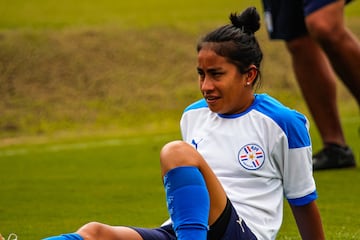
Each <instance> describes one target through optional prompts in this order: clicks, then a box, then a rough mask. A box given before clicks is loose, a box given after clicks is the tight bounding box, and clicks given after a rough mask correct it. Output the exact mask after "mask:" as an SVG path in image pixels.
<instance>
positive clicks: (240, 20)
mask: <svg viewBox="0 0 360 240" xmlns="http://www.w3.org/2000/svg"><path fill="white" fill-rule="evenodd" d="M230 20H231V23H232V24H233V25H234V26H235V27H237V28H240V29H243V31H244V32H246V33H249V34H253V33H255V32H256V31H257V30H259V29H260V16H259V13H258V12H257V10H256V8H255V7H248V8H247V9H245V11H243V12H242V13H240V14H237V13H232V14H230Z"/></svg>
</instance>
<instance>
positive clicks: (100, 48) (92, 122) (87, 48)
mask: <svg viewBox="0 0 360 240" xmlns="http://www.w3.org/2000/svg"><path fill="white" fill-rule="evenodd" d="M0 3H2V4H0V5H1V6H2V7H1V8H0V170H1V171H0V233H1V234H3V235H4V236H7V235H8V234H9V233H11V232H15V233H17V234H18V236H19V240H25V239H40V238H42V237H45V236H48V235H52V234H58V233H63V232H71V231H74V230H76V229H77V228H78V227H79V226H81V225H82V224H84V223H86V222H88V221H95V220H96V221H101V222H106V223H109V224H114V225H119V224H121V225H136V226H145V227H152V226H157V225H158V224H160V223H161V222H162V221H163V220H164V219H166V217H167V212H166V208H165V201H164V192H163V188H162V185H161V179H160V174H159V164H158V153H159V150H160V148H161V146H162V145H163V144H164V143H165V142H167V141H169V140H173V139H175V138H179V133H178V121H179V117H180V114H181V112H182V110H183V108H184V107H185V106H186V105H187V104H189V103H190V102H192V101H194V100H195V99H197V98H198V97H199V93H198V90H197V84H196V70H195V65H194V61H195V51H194V46H195V43H196V41H197V39H198V37H199V35H201V34H203V33H205V32H206V31H207V29H212V28H214V27H215V26H217V25H219V24H223V23H225V22H226V21H227V19H226V18H227V16H228V14H229V12H233V11H241V10H242V9H243V8H244V7H245V6H248V5H256V6H258V7H259V9H260V11H261V7H260V5H259V1H252V0H246V1H234V0H224V1H203V0H200V1H189V0H185V1H181V2H171V3H170V2H169V1H161V0H155V1H151V3H150V1H136V2H134V1H132V2H128V1H113V0H103V1H101V4H99V3H98V2H96V1H76V2H73V1H68V0H64V1H61V2H55V1H49V0H47V1H44V0H35V1H29V2H26V1H20V0H13V1H11V4H8V3H5V2H4V1H2V2H1V0H0ZM346 13H347V23H348V25H349V26H350V27H351V29H353V30H354V32H355V34H356V35H357V36H360V14H359V13H360V3H359V1H355V2H354V3H352V4H351V7H349V8H348V9H347V12H346ZM258 37H259V40H260V42H261V44H262V46H263V50H264V53H265V59H264V65H263V69H262V72H263V73H262V75H263V79H262V80H263V87H262V89H260V90H259V91H261V92H262V91H265V92H269V93H270V94H271V95H273V96H275V97H277V98H278V99H280V100H281V101H282V102H284V103H286V104H287V105H289V106H291V107H293V108H296V109H298V110H300V111H302V112H304V113H305V114H307V115H308V117H309V119H310V121H311V122H312V119H311V116H310V115H309V114H308V111H307V109H306V106H305V104H304V102H303V100H302V98H301V95H300V92H299V90H298V88H297V85H296V82H295V80H294V76H293V73H292V70H291V66H290V62H289V58H288V56H287V54H286V52H285V50H284V46H283V44H282V43H281V42H270V41H269V39H268V37H267V35H266V32H265V29H264V28H263V29H261V31H260V32H259V34H258ZM338 95H339V105H340V106H339V107H340V112H341V116H342V123H343V126H344V131H345V134H346V138H347V140H348V142H349V144H350V146H351V147H352V148H353V149H354V151H355V153H356V157H357V161H358V164H360V162H359V159H360V148H359V146H360V136H359V134H360V133H359V125H360V118H359V109H358V107H357V106H356V103H355V101H354V100H353V99H352V98H351V96H350V95H349V93H348V92H347V91H346V90H345V89H344V87H343V86H342V85H341V84H339V93H338ZM311 135H312V139H313V146H314V150H318V149H319V148H320V147H321V142H320V139H319V135H318V133H317V129H316V127H315V126H314V124H313V123H312V128H311ZM315 178H316V182H317V188H318V192H319V195H320V198H319V201H318V204H319V208H320V211H321V213H322V217H323V222H324V227H325V230H326V235H327V239H339V240H340V239H341V240H347V239H360V228H359V227H360V219H359V215H360V208H359V206H358V203H359V202H360V170H359V168H356V169H350V170H341V171H340V170H336V171H324V172H316V173H315ZM278 239H299V235H298V233H297V230H296V226H295V223H294V220H293V219H292V216H291V213H290V211H289V208H288V207H287V206H285V215H284V224H283V227H282V229H281V231H280V234H279V238H278Z"/></svg>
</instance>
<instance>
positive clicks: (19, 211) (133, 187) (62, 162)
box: [0, 133, 360, 240]
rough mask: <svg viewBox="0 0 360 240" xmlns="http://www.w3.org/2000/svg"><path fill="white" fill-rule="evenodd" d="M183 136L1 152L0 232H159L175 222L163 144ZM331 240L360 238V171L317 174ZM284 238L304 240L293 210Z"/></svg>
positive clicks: (93, 141)
mask: <svg viewBox="0 0 360 240" xmlns="http://www.w3.org/2000/svg"><path fill="white" fill-rule="evenodd" d="M178 137H179V135H178V134H177V133H168V134H162V135H139V136H133V137H118V138H98V139H87V140H86V139H83V140H82V141H76V142H73V141H68V142H63V143H53V144H33V145H31V144H30V145H23V146H17V147H14V146H13V147H8V148H3V149H1V150H0V159H1V176H0V192H1V197H0V232H1V233H2V234H3V235H7V234H9V233H10V232H15V233H17V234H18V236H19V239H20V240H21V239H40V238H42V237H45V236H48V235H53V234H58V233H64V232H71V231H75V230H76V229H77V228H78V227H80V226H81V225H83V224H84V223H86V222H89V221H101V222H105V223H108V224H113V225H135V226H144V227H154V226H157V225H158V224H160V223H161V222H162V221H163V220H164V219H166V217H167V212H166V208H165V197H164V191H163V188H162V183H161V179H160V170H159V163H158V158H159V157H158V154H159V150H160V148H161V146H162V145H163V144H164V143H165V142H167V141H169V140H172V139H176V138H178ZM315 179H316V181H317V188H318V192H319V196H320V198H319V200H318V205H319V208H320V211H321V213H322V218H323V223H324V227H325V230H326V235H327V239H339V240H340V239H341V240H344V239H359V237H360V230H359V225H360V219H359V218H358V216H359V214H360V210H359V207H358V202H359V201H360V170H359V169H358V168H357V169H350V170H336V171H323V172H316V173H315ZM278 239H299V235H298V232H297V228H296V225H295V222H294V220H293V217H292V216H291V213H290V211H289V208H288V206H287V205H286V206H285V217H284V223H283V226H282V229H281V231H280V234H279V238H278Z"/></svg>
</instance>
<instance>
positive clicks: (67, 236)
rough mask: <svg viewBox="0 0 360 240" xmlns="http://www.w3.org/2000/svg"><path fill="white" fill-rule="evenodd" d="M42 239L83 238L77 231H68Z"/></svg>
mask: <svg viewBox="0 0 360 240" xmlns="http://www.w3.org/2000/svg"><path fill="white" fill-rule="evenodd" d="M43 240H84V239H83V238H82V237H81V236H80V235H79V234H77V233H68V234H62V235H60V236H54V237H48V238H44V239H43Z"/></svg>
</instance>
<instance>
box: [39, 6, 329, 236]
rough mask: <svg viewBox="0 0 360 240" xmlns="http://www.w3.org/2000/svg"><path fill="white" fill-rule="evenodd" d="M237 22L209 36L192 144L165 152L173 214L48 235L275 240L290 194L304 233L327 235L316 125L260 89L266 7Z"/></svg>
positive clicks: (189, 120)
mask: <svg viewBox="0 0 360 240" xmlns="http://www.w3.org/2000/svg"><path fill="white" fill-rule="evenodd" d="M230 20H231V24H228V25H225V26H222V27H220V28H218V29H216V30H214V31H212V32H210V33H208V34H207V35H206V36H205V37H204V38H203V39H202V40H201V41H200V42H199V44H198V46H197V50H198V66H197V71H198V76H199V87H200V91H201V93H202V94H203V99H201V100H199V101H197V102H195V103H193V104H192V105H190V106H189V107H187V108H186V109H185V111H184V113H183V115H182V119H181V131H182V136H183V141H173V142H170V143H168V144H166V145H165V146H164V147H163V148H162V150H161V153H160V163H161V173H162V177H163V180H164V187H165V192H166V198H167V207H168V210H169V214H170V220H169V221H167V222H165V223H164V224H163V225H162V226H161V227H159V228H155V229H147V228H138V227H123V226H109V225H106V224H102V223H97V222H92V223H88V224H86V225H84V226H83V227H81V228H80V229H79V230H78V231H77V232H76V233H70V234H64V235H61V236H56V237H50V238H46V240H61V239H78V240H83V239H84V240H99V239H102V240H175V239H179V240H205V239H209V240H240V239H246V240H249V239H275V238H276V235H277V233H278V231H279V229H280V226H281V222H282V210H283V197H284V196H285V197H286V199H287V201H288V202H289V204H290V206H291V209H292V212H293V215H294V217H295V219H296V223H297V225H298V228H299V231H300V234H301V236H302V238H303V239H311V240H314V239H324V233H323V228H322V223H321V219H320V214H319V211H318V208H317V205H316V203H315V199H316V198H317V193H316V187H315V182H314V178H313V175H312V160H311V141H310V137H309V132H308V121H307V119H306V118H305V117H304V116H303V115H302V114H300V113H298V112H296V111H294V110H291V109H289V108H287V107H285V106H284V105H282V104H281V103H280V102H278V101H277V100H275V99H274V98H272V97H270V96H269V95H267V94H255V93H254V87H255V86H256V85H257V84H258V79H259V73H260V70H259V69H260V63H261V61H262V51H261V49H260V47H259V44H258V42H257V40H256V38H255V35H254V33H255V32H256V31H257V30H258V29H259V27H260V24H259V21H260V18H259V15H258V12H257V11H256V9H255V8H253V7H251V8H248V9H246V10H245V11H244V12H243V13H241V14H231V15H230Z"/></svg>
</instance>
